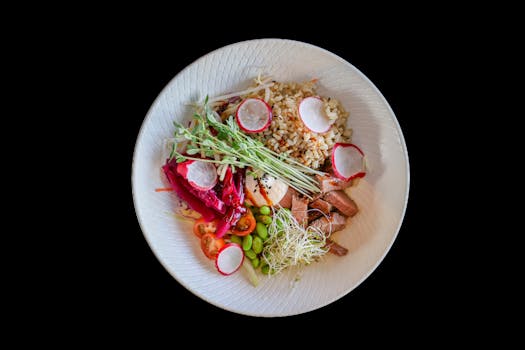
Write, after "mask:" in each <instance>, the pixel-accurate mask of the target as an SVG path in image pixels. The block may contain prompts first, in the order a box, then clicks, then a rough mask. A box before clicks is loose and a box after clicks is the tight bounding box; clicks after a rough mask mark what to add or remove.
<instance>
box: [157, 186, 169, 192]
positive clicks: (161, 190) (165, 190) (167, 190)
mask: <svg viewBox="0 0 525 350" xmlns="http://www.w3.org/2000/svg"><path fill="white" fill-rule="evenodd" d="M169 191H173V188H171V187H163V188H156V189H155V192H169Z"/></svg>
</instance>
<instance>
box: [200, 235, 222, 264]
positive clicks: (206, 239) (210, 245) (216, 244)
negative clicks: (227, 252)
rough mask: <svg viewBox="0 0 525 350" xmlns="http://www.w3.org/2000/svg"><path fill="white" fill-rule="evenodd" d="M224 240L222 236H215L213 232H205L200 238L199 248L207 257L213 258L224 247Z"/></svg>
mask: <svg viewBox="0 0 525 350" xmlns="http://www.w3.org/2000/svg"><path fill="white" fill-rule="evenodd" d="M225 244H226V242H225V241H224V239H222V238H216V237H215V235H214V234H213V233H206V234H204V235H203V236H202V238H201V249H202V251H203V253H204V255H206V257H208V259H211V260H214V259H215V258H217V254H219V250H220V249H221V248H222V247H224V245H225Z"/></svg>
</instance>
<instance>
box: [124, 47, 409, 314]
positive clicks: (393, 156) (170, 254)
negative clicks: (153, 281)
mask: <svg viewBox="0 0 525 350" xmlns="http://www.w3.org/2000/svg"><path fill="white" fill-rule="evenodd" d="M259 72H262V73H265V74H271V75H272V76H273V77H274V78H275V79H277V80H279V81H304V80H308V79H312V78H314V77H315V78H319V89H318V92H319V93H320V94H321V95H326V96H332V97H335V98H337V99H339V100H340V101H341V102H342V104H343V105H344V107H345V108H346V109H347V110H348V111H349V112H350V118H349V125H350V126H351V127H352V128H353V129H354V134H353V142H354V143H356V144H357V145H359V146H360V147H361V148H362V149H363V151H364V152H365V153H366V155H367V157H368V165H369V168H370V172H369V173H368V174H367V176H366V177H365V178H364V179H363V180H362V181H361V182H360V183H359V185H358V186H357V187H356V188H352V189H351V196H352V198H354V200H355V201H356V202H357V203H358V205H359V207H360V212H359V213H358V215H357V216H356V217H355V218H354V219H353V222H352V224H351V225H349V227H347V229H346V230H344V231H341V232H339V233H336V234H335V235H334V237H335V238H336V240H337V241H339V243H340V244H342V245H343V246H345V247H347V248H349V250H350V253H349V254H348V255H347V256H345V257H336V256H332V255H330V254H329V255H328V256H327V257H326V259H324V261H321V262H319V263H316V264H313V265H311V266H308V267H306V268H304V269H302V270H301V272H300V279H299V281H297V282H294V277H296V275H297V271H295V270H294V271H292V270H290V271H288V272H285V273H282V274H279V275H277V276H272V277H266V276H264V275H261V276H260V277H261V284H260V285H259V286H258V287H257V288H254V287H253V286H252V285H251V284H250V283H249V281H248V280H247V278H246V277H245V276H244V274H243V273H242V272H238V273H235V274H234V275H232V276H228V277H225V276H222V275H220V274H219V273H218V272H217V271H216V269H215V266H214V264H213V262H212V261H211V260H208V259H207V258H206V257H205V256H204V254H202V252H201V250H200V247H199V241H198V240H197V239H196V238H195V236H194V235H193V233H192V224H191V222H186V221H182V220H181V221H177V220H176V219H174V217H173V216H171V215H170V214H169V213H170V212H171V211H172V208H173V197H172V196H173V195H172V194H170V193H166V192H163V193H157V192H155V191H154V189H155V188H157V187H162V186H163V183H162V181H161V176H160V170H159V169H160V166H161V163H160V156H159V155H160V152H161V148H162V142H163V140H164V139H165V138H168V137H170V136H171V135H172V133H173V131H174V127H173V123H172V122H173V121H174V120H179V121H181V120H189V119H190V118H191V115H192V113H191V109H190V107H188V106H187V105H186V104H187V103H188V102H190V101H196V100H198V99H199V98H202V97H203V96H205V95H206V94H208V95H210V96H217V95H219V94H224V93H227V92H231V91H239V90H242V89H243V88H245V87H246V86H247V85H248V84H249V83H251V79H252V78H253V77H254V76H256V75H257V74H258V73H259ZM132 172H133V174H132V187H133V199H134V203H135V210H136V213H137V217H138V219H139V222H140V226H141V228H142V231H143V232H144V236H145V237H146V240H147V241H148V243H149V245H150V247H151V249H152V250H153V252H154V253H155V255H156V256H157V258H158V259H159V261H160V262H161V263H162V265H163V266H164V267H165V268H166V270H168V272H169V273H170V274H171V275H172V276H173V277H174V278H175V279H176V280H177V281H178V282H179V283H181V284H182V285H183V286H184V287H186V288H187V289H189V290H190V291H192V292H193V293H194V294H195V295H197V296H199V297H201V298H202V299H204V300H206V301H208V302H210V303H211V304H213V305H216V306H218V307H221V308H224V309H226V310H230V311H233V312H237V313H240V314H246V315H253V316H268V317H270V316H287V315H294V314H299V313H304V312H307V311H311V310H315V309H317V308H320V307H322V306H324V305H327V304H329V303H331V302H333V301H335V300H337V299H339V298H341V297H343V296H344V295H346V294H347V293H349V292H350V291H351V290H352V289H354V288H355V287H356V286H358V285H359V284H360V283H361V282H362V281H363V280H364V279H366V278H367V277H368V276H369V275H370V274H371V273H372V271H374V269H375V268H376V267H377V266H378V264H379V263H380V262H381V260H382V259H383V258H384V256H385V255H386V253H387V252H388V250H389V249H390V247H391V245H392V243H393V242H394V239H395V238H396V235H397V233H398V231H399V228H400V226H401V222H402V220H403V216H404V213H405V208H406V204H407V200H408V189H409V165H408V155H407V150H406V145H405V142H404V139H403V134H402V132H401V129H400V127H399V124H398V122H397V120H396V118H395V116H394V113H393V112H392V109H391V108H390V106H389V105H388V103H387V102H386V100H385V98H384V97H383V96H382V95H381V93H380V92H379V90H378V89H377V88H376V87H375V86H374V85H373V84H372V82H371V81H370V80H368V78H367V77H366V76H364V75H363V74H362V73H361V72H360V71H359V70H357V69H356V68H355V67H354V66H352V65H351V64H350V63H348V62H347V61H345V60H343V59H342V58H340V57H338V56H336V55H334V54H332V53H330V52H328V51H326V50H324V49H321V48H319V47H316V46H313V45H309V44H305V43H302V42H297V41H290V40H281V39H261V40H252V41H245V42H240V43H236V44H233V45H229V46H226V47H223V48H221V49H218V50H216V51H213V52H211V53H209V54H207V55H206V56H204V57H201V58H200V59H198V60H197V61H195V62H194V63H192V64H191V65H189V66H188V67H186V68H185V69H184V70H183V71H181V72H180V73H179V74H177V76H176V77H175V78H174V79H173V80H172V81H171V82H170V83H169V84H168V85H167V86H166V87H165V88H164V90H163V91H162V92H161V93H160V95H159V96H158V98H157V99H156V100H155V102H154V103H153V105H152V106H151V108H150V110H149V112H148V114H147V116H146V118H145V120H144V123H143V125H142V128H141V130H140V133H139V136H138V139H137V144H136V148H135V154H134V158H133V171H132Z"/></svg>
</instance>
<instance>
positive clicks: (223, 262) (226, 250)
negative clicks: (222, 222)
mask: <svg viewBox="0 0 525 350" xmlns="http://www.w3.org/2000/svg"><path fill="white" fill-rule="evenodd" d="M243 261H244V251H243V250H242V248H241V246H240V245H238V244H237V243H228V244H226V245H225V246H224V247H222V248H221V250H219V253H218V254H217V259H216V260H215V266H216V267H217V270H218V271H219V272H220V273H221V274H223V275H225V276H228V275H231V274H232V273H234V272H235V271H237V270H238V269H239V268H240V267H241V266H242V262H243Z"/></svg>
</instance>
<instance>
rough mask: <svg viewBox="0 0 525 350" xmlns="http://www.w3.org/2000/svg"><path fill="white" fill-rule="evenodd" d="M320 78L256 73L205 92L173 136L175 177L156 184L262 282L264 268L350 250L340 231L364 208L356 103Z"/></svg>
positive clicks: (226, 260) (235, 263)
mask: <svg viewBox="0 0 525 350" xmlns="http://www.w3.org/2000/svg"><path fill="white" fill-rule="evenodd" d="M315 84H316V80H310V81H307V82H303V83H297V82H277V81H275V80H273V79H272V78H266V79H263V78H261V77H257V78H256V79H255V83H254V84H253V85H252V86H250V87H249V88H247V89H246V90H244V91H240V92H236V93H230V94H227V95H224V96H218V97H214V98H211V99H208V97H206V99H205V100H204V102H203V103H201V104H198V106H197V107H196V111H195V114H194V116H193V118H192V120H191V121H190V122H189V123H188V124H181V123H175V128H176V131H175V135H174V138H173V139H171V140H169V142H166V143H165V144H166V145H169V149H168V151H169V156H167V157H166V159H163V162H164V166H163V167H162V169H163V172H164V175H165V178H166V179H167V182H168V183H169V186H168V187H166V188H163V189H157V190H158V191H173V192H174V193H175V195H176V196H177V198H178V199H179V201H178V202H177V203H181V202H182V203H184V206H182V207H183V210H181V211H179V214H181V215H185V216H187V217H192V218H196V217H197V218H198V219H196V220H195V223H194V228H193V232H194V234H195V236H197V237H198V239H199V240H200V243H201V248H202V251H203V253H204V254H205V255H206V257H208V258H209V259H211V260H213V261H214V262H215V266H216V268H217V270H218V271H219V272H220V273H221V274H223V275H230V274H232V273H234V272H236V271H237V270H238V269H239V268H240V267H241V266H243V267H244V269H245V271H247V272H248V275H249V278H250V281H252V283H253V284H254V285H257V284H258V277H257V273H256V271H257V270H259V271H261V272H262V273H263V274H267V275H272V274H275V273H279V272H281V271H283V270H285V269H287V268H289V267H291V266H304V265H308V264H310V263H313V262H315V261H318V260H320V259H321V258H322V257H323V256H324V255H325V254H326V253H328V252H330V253H333V254H334V255H337V256H344V255H346V254H347V253H348V250H347V249H346V248H345V247H342V246H340V245H339V244H337V242H336V241H335V239H334V237H333V236H332V234H333V233H334V232H337V231H340V230H342V229H343V228H344V227H346V226H347V225H348V224H349V222H350V220H349V218H350V217H353V216H354V215H356V214H357V213H358V206H357V204H356V203H355V202H354V201H353V200H352V199H351V198H350V197H349V195H348V193H347V192H345V190H346V189H347V188H349V187H350V186H352V185H353V184H354V183H355V181H354V180H356V179H359V178H362V177H363V176H365V163H364V159H365V158H364V153H363V151H362V150H361V149H360V148H359V147H358V146H356V145H354V144H352V143H350V141H351V140H350V138H351V136H352V130H351V129H349V128H347V127H346V125H347V118H348V112H346V111H345V109H344V108H343V106H342V105H341V103H340V102H339V101H337V100H335V99H333V98H330V97H329V96H319V95H318V94H317V93H316V90H315ZM188 211H189V212H190V213H188ZM188 214H190V215H188ZM245 258H246V259H245Z"/></svg>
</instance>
